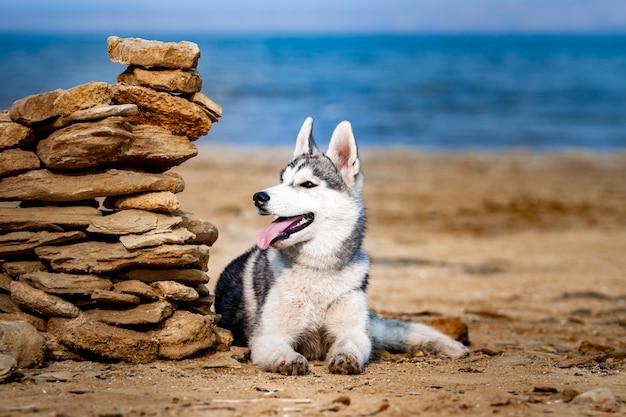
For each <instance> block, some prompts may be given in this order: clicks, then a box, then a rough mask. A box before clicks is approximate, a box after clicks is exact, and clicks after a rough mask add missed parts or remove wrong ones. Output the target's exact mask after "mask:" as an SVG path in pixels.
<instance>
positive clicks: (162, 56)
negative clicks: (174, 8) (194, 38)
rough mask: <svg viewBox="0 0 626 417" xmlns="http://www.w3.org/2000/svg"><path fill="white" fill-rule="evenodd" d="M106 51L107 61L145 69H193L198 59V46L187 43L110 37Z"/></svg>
mask: <svg viewBox="0 0 626 417" xmlns="http://www.w3.org/2000/svg"><path fill="white" fill-rule="evenodd" d="M107 50H108V54H109V59H111V61H113V62H115V63H118V64H125V65H138V66H141V67H145V68H152V67H160V68H172V69H189V68H195V67H197V66H198V59H199V58H200V48H199V47H198V45H197V44H195V43H193V42H188V41H181V42H161V41H156V40H145V39H141V38H120V37H117V36H110V37H109V38H108V39H107Z"/></svg>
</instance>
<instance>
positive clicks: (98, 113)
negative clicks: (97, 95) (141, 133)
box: [61, 104, 139, 126]
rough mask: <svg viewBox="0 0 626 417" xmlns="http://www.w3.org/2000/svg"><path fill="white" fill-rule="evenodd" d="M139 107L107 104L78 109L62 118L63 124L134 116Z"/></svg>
mask: <svg viewBox="0 0 626 417" xmlns="http://www.w3.org/2000/svg"><path fill="white" fill-rule="evenodd" d="M138 111H139V108H138V107H137V106H136V105H135V104H111V105H107V106H98V107H91V108H89V109H84V110H77V111H75V112H74V113H71V114H69V115H67V116H65V117H62V118H61V125H62V126H67V125H69V124H72V123H76V122H85V121H91V120H98V119H104V118H107V117H115V116H132V115H133V114H137V112H138Z"/></svg>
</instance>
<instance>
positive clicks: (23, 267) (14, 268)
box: [0, 261, 46, 291]
mask: <svg viewBox="0 0 626 417" xmlns="http://www.w3.org/2000/svg"><path fill="white" fill-rule="evenodd" d="M2 269H3V270H4V272H6V273H7V274H8V275H9V276H10V277H13V278H15V279H17V278H19V277H20V275H23V274H28V273H29V272H38V271H45V270H46V267H45V266H44V264H43V263H41V261H7V262H3V263H2ZM0 288H3V287H2V285H0ZM5 289H6V290H7V291H8V287H7V288H5Z"/></svg>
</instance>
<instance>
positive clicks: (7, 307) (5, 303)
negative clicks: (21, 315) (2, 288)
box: [0, 283, 20, 313]
mask: <svg viewBox="0 0 626 417" xmlns="http://www.w3.org/2000/svg"><path fill="white" fill-rule="evenodd" d="M9 288H11V285H10V283H9ZM18 311H20V306H19V305H18V304H17V303H16V302H15V301H13V299H12V298H11V296H10V295H8V294H3V293H0V313H17V312H18Z"/></svg>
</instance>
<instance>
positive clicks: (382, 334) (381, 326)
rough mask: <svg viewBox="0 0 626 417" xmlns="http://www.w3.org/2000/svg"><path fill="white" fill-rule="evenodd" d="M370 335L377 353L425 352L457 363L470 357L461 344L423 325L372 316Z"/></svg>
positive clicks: (467, 350) (466, 349)
mask: <svg viewBox="0 0 626 417" xmlns="http://www.w3.org/2000/svg"><path fill="white" fill-rule="evenodd" d="M369 332H370V336H371V338H372V344H373V347H374V349H386V350H391V351H397V352H416V351H422V352H424V353H427V354H429V355H432V356H438V357H442V358H451V359H458V358H464V357H466V356H467V355H469V349H468V348H467V347H466V346H465V345H463V344H462V343H459V342H457V341H456V340H453V339H452V338H450V337H448V336H446V335H444V334H442V333H440V332H438V331H437V330H435V329H433V328H432V327H428V326H426V325H424V324H420V323H410V322H405V321H401V320H394V319H383V318H380V317H378V316H376V315H375V314H374V313H370V322H369Z"/></svg>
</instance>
